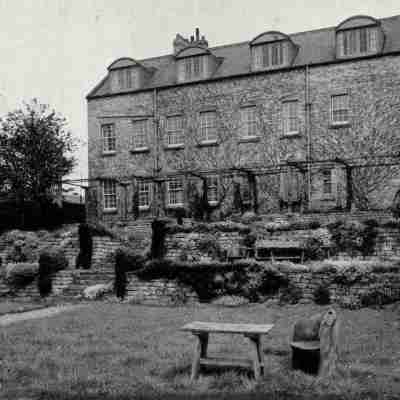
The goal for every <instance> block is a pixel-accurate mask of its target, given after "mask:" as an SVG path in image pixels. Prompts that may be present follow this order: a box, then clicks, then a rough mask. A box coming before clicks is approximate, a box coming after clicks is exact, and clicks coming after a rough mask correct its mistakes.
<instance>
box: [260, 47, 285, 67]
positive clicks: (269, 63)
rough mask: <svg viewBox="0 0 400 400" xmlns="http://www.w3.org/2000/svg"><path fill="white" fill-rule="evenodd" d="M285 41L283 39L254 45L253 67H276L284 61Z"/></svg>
mask: <svg viewBox="0 0 400 400" xmlns="http://www.w3.org/2000/svg"><path fill="white" fill-rule="evenodd" d="M286 50H287V43H286V42H284V41H280V42H272V43H264V44H260V45H257V46H255V47H254V57H255V67H256V68H269V67H277V66H279V65H283V64H285V63H286V58H287V55H286V53H287V51H286Z"/></svg>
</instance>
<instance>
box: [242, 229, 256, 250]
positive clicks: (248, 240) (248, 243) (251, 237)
mask: <svg viewBox="0 0 400 400" xmlns="http://www.w3.org/2000/svg"><path fill="white" fill-rule="evenodd" d="M256 241H257V235H256V234H255V233H254V232H249V233H248V234H247V235H245V236H244V238H243V246H245V247H249V248H253V247H254V245H255V243H256Z"/></svg>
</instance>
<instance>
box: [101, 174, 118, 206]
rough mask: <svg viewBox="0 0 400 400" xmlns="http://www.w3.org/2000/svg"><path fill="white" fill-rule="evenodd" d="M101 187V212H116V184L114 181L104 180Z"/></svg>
mask: <svg viewBox="0 0 400 400" xmlns="http://www.w3.org/2000/svg"><path fill="white" fill-rule="evenodd" d="M102 186H103V210H104V211H105V212H107V211H116V210H117V182H116V181H115V180H114V179H105V180H103V181H102Z"/></svg>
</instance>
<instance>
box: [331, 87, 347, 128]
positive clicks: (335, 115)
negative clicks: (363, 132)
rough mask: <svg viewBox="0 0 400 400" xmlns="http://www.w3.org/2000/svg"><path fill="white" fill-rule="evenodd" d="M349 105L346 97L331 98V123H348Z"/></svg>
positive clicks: (345, 95) (342, 95)
mask: <svg viewBox="0 0 400 400" xmlns="http://www.w3.org/2000/svg"><path fill="white" fill-rule="evenodd" d="M348 120H349V104H348V95H347V94H341V95H336V96H332V122H348Z"/></svg>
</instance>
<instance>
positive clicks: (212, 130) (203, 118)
mask: <svg viewBox="0 0 400 400" xmlns="http://www.w3.org/2000/svg"><path fill="white" fill-rule="evenodd" d="M216 120H217V115H216V112H215V111H205V112H201V113H200V121H199V123H200V140H201V141H202V142H215V141H216V140H217V126H216V125H217V124H216Z"/></svg>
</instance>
